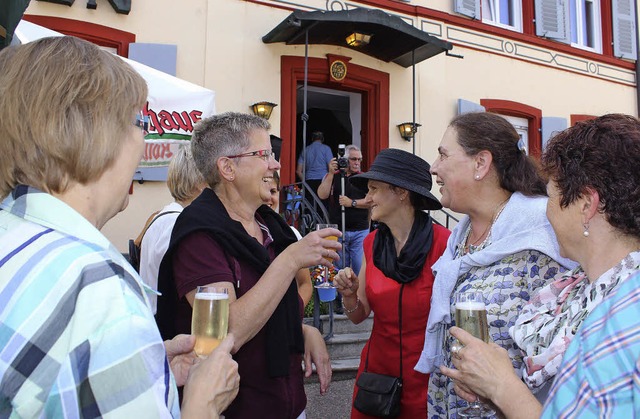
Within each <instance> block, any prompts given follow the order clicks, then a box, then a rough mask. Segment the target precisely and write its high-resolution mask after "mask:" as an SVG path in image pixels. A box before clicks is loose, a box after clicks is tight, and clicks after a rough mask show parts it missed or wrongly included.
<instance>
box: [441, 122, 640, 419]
mask: <svg viewBox="0 0 640 419" xmlns="http://www.w3.org/2000/svg"><path fill="white" fill-rule="evenodd" d="M638 161H640V121H639V120H638V119H636V118H634V117H631V116H627V115H619V114H617V115H605V116H602V117H600V118H596V119H594V120H591V121H585V122H581V123H578V124H577V125H575V126H573V127H571V128H569V129H567V130H565V131H563V132H561V133H560V134H558V135H557V136H556V137H554V138H553V139H552V140H551V141H550V142H549V144H548V145H547V149H546V150H545V153H544V155H543V157H542V165H543V169H544V170H545V172H546V173H547V174H548V175H549V179H550V181H549V184H548V186H547V190H548V192H549V202H548V205H547V215H548V217H549V220H550V222H551V225H552V226H553V229H554V230H555V232H556V234H557V237H558V241H559V243H560V252H561V254H562V255H563V256H566V257H570V258H572V259H575V260H576V261H578V262H579V263H580V267H579V268H577V269H575V270H574V271H572V272H570V273H569V274H568V275H566V276H562V277H560V278H558V279H557V280H555V281H553V282H552V283H550V284H548V285H547V286H546V287H544V288H542V289H541V290H540V291H539V292H538V293H537V294H536V295H535V296H534V297H533V298H532V299H531V301H530V302H529V303H528V304H527V305H526V306H525V307H524V309H523V311H522V313H521V315H520V317H518V319H517V321H516V324H515V325H514V327H512V328H511V335H512V336H513V337H514V341H515V342H516V344H517V345H518V346H519V347H520V348H522V350H523V351H524V353H525V357H524V368H523V378H524V383H526V386H525V384H524V383H522V381H520V380H519V379H518V377H517V376H516V375H515V374H513V373H512V372H511V371H512V369H511V368H510V365H509V361H508V358H507V357H506V356H505V354H504V351H502V350H500V349H498V348H495V347H492V345H488V344H485V343H484V342H480V341H477V339H473V338H472V337H470V336H468V335H466V334H464V331H461V330H460V329H457V328H456V329H453V330H452V333H454V334H455V335H456V336H458V337H460V340H461V342H462V343H463V344H465V345H466V346H465V347H464V348H462V349H461V350H460V351H459V353H458V359H456V360H455V362H454V364H455V366H456V368H458V370H459V371H455V370H451V369H444V370H443V372H444V373H445V374H446V375H447V376H450V377H452V378H454V379H456V380H460V381H462V382H463V383H464V384H465V385H466V386H467V387H466V388H467V390H469V389H470V390H472V391H474V392H475V393H476V394H479V395H480V396H482V397H486V398H489V399H491V401H492V402H493V403H494V404H495V405H496V406H497V407H498V408H499V409H500V410H502V412H503V413H504V414H505V415H506V416H507V417H515V416H517V417H536V418H537V417H539V416H540V411H541V405H540V403H538V402H537V401H536V399H535V398H534V395H533V394H532V391H533V392H536V393H537V394H536V396H538V394H539V393H540V390H541V389H542V393H545V389H546V388H547V387H549V386H550V384H551V382H552V381H553V379H554V377H555V376H556V375H557V374H560V373H562V371H563V364H562V362H561V361H562V357H563V355H564V353H565V352H566V351H567V349H568V348H569V345H571V346H572V348H573V344H572V341H573V340H574V339H573V338H574V336H575V335H576V333H577V332H578V330H579V328H580V326H581V324H582V323H583V321H584V320H585V318H587V316H588V315H589V314H590V313H591V312H592V311H593V309H594V308H595V307H597V306H598V305H599V304H600V303H601V302H602V301H603V300H605V299H606V298H607V297H608V296H612V295H614V294H615V291H616V290H617V288H618V287H619V286H620V285H621V284H623V283H624V282H625V281H626V280H627V278H629V277H630V276H632V275H633V274H634V273H636V272H637V271H638V270H640V187H639V185H640V170H638V167H637V165H638ZM606 327H607V328H608V329H611V330H617V331H619V332H620V333H621V334H622V333H624V331H623V329H620V326H619V325H618V323H615V322H613V321H612V322H611V323H610V324H606ZM619 342H620V341H618V342H613V343H612V345H611V346H609V347H608V350H609V351H611V350H613V349H615V348H617V347H618V346H619V345H620V343H619ZM496 349H498V350H496ZM574 352H575V350H574ZM605 355H606V353H605V352H598V353H591V354H588V356H589V357H590V359H598V358H601V357H603V356H605ZM617 366H619V365H610V368H608V369H607V371H604V372H603V371H602V370H597V371H594V370H585V371H584V374H586V375H588V376H589V377H590V379H589V382H588V383H587V382H583V383H582V384H580V391H579V394H575V396H574V397H573V399H571V400H566V393H565V397H560V393H558V394H556V390H557V387H559V386H562V384H563V383H562V382H561V383H559V384H558V383H556V384H554V385H553V386H551V390H550V392H549V398H548V402H547V405H546V406H545V410H544V412H543V417H550V418H557V417H564V416H563V413H561V412H560V411H559V410H556V408H557V407H558V406H563V407H562V408H559V409H564V410H563V411H564V412H566V411H567V410H566V409H565V407H566V406H569V410H571V409H573V410H571V411H572V415H573V417H585V416H584V415H585V414H587V413H589V417H631V416H633V413H634V407H633V400H631V399H632V398H633V397H632V396H630V395H633V393H634V392H635V393H636V395H635V397H638V395H637V382H635V383H634V380H633V378H632V374H631V373H629V372H628V371H627V372H628V373H627V374H626V375H622V376H618V375H614V373H613V372H612V371H616V368H617ZM628 367H629V368H630V369H631V370H633V369H634V368H637V364H635V366H634V362H631V364H630V365H629V366H628ZM582 368H588V366H585V365H582ZM605 369H606V367H605ZM624 369H625V368H623V370H624ZM560 381H562V380H560ZM529 389H530V390H531V391H530V390H529ZM457 390H458V391H460V393H461V394H462V395H464V396H465V398H467V399H469V400H472V399H473V398H474V397H475V395H474V396H472V395H470V394H469V393H468V392H465V391H464V389H462V388H457ZM543 399H544V397H538V400H539V401H543ZM635 413H636V414H637V413H638V412H637V411H636V412H635Z"/></svg>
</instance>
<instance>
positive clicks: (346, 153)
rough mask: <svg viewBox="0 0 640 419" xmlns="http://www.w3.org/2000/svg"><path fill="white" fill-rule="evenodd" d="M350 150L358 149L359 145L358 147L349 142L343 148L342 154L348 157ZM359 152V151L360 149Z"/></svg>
mask: <svg viewBox="0 0 640 419" xmlns="http://www.w3.org/2000/svg"><path fill="white" fill-rule="evenodd" d="M351 151H360V147H358V146H357V145H354V144H349V145H348V146H347V147H346V148H345V149H344V155H345V156H347V157H349V153H351ZM360 152H361V151H360Z"/></svg>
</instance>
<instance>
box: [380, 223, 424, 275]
mask: <svg viewBox="0 0 640 419" xmlns="http://www.w3.org/2000/svg"><path fill="white" fill-rule="evenodd" d="M432 242H433V225H432V222H431V217H429V216H428V215H427V214H426V213H425V212H423V211H416V212H415V219H414V220H413V226H411V232H410V233H409V237H408V238H407V242H406V243H405V245H404V247H403V248H402V250H401V251H400V256H396V245H395V243H394V241H393V236H392V235H391V230H389V227H387V226H386V224H384V223H380V226H379V227H378V232H377V233H376V237H375V239H374V240H373V264H374V265H375V266H376V267H377V268H378V269H380V270H381V271H382V273H383V274H384V275H385V276H386V277H388V278H391V279H393V280H394V281H396V282H398V283H399V284H406V283H408V282H411V281H413V280H414V279H416V278H417V277H418V276H419V275H420V272H422V268H423V267H424V264H425V262H426V260H427V254H428V253H429V250H431V243H432Z"/></svg>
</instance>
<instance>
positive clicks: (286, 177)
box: [280, 56, 389, 184]
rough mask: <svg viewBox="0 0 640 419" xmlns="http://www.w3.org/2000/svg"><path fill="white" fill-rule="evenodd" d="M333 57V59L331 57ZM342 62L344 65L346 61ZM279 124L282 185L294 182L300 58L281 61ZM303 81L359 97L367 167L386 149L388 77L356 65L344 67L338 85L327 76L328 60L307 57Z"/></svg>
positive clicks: (387, 139) (300, 73) (301, 59)
mask: <svg viewBox="0 0 640 419" xmlns="http://www.w3.org/2000/svg"><path fill="white" fill-rule="evenodd" d="M333 57H335V56H333ZM344 58H345V60H344V61H345V62H348V60H349V59H348V58H347V57H344ZM281 67H282V73H281V74H282V75H281V100H282V111H281V115H282V116H281V124H280V130H281V132H280V137H281V138H282V140H283V142H282V152H281V157H280V161H281V164H282V169H281V177H282V181H283V183H285V184H286V183H292V182H294V181H295V165H296V157H297V155H298V154H299V150H297V147H296V140H295V139H296V137H297V132H298V128H297V125H298V124H297V122H298V121H297V119H298V118H297V114H298V113H299V112H301V109H297V106H296V102H297V92H298V91H297V87H298V85H299V84H302V83H304V57H291V56H283V57H282V58H281ZM307 82H308V84H310V85H313V86H316V87H324V88H328V89H334V90H342V91H345V92H355V93H358V94H360V95H361V98H362V104H361V107H360V108H361V117H360V118H361V120H360V124H359V125H360V127H361V131H360V133H361V148H362V151H363V155H364V158H365V161H364V163H363V168H365V169H366V168H367V167H368V166H369V165H370V163H371V162H372V161H373V159H374V158H375V156H376V155H377V154H378V152H379V151H380V150H382V149H385V148H388V147H389V137H388V133H389V74H388V73H384V72H381V71H377V70H373V69H370V68H367V67H363V66H359V65H356V64H348V69H347V75H346V77H345V78H344V79H343V80H341V82H340V83H336V82H332V81H331V77H330V75H329V60H328V59H322V58H309V64H308V77H307Z"/></svg>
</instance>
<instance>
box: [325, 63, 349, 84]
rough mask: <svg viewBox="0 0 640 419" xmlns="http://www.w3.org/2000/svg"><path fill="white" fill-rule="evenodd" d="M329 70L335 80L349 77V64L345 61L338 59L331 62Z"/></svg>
mask: <svg viewBox="0 0 640 419" xmlns="http://www.w3.org/2000/svg"><path fill="white" fill-rule="evenodd" d="M329 72H330V73H331V77H332V78H333V79H334V80H337V81H342V80H344V78H345V77H347V66H346V64H345V63H344V62H342V61H340V60H336V61H334V62H333V63H332V64H331V68H330V69H329Z"/></svg>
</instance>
